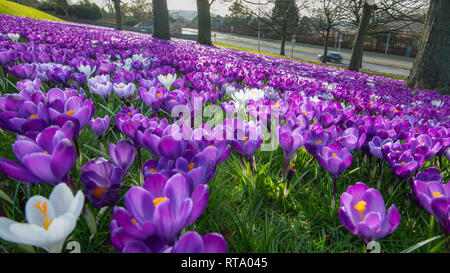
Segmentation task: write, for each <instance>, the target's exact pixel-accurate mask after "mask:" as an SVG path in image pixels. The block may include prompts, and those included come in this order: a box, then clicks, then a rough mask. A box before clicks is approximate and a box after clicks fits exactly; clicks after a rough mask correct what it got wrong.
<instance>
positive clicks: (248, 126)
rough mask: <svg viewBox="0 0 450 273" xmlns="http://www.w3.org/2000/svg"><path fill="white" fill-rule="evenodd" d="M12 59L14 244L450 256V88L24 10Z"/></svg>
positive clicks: (3, 220)
mask: <svg viewBox="0 0 450 273" xmlns="http://www.w3.org/2000/svg"><path fill="white" fill-rule="evenodd" d="M0 66H1V70H0V91H1V98H0V127H1V135H0V138H1V146H0V157H1V158H0V171H1V172H0V173H1V174H0V178H1V180H0V216H1V217H0V252H43V251H47V252H71V251H81V252H140V253H142V252H170V253H180V252H183V253H185V252H189V253H192V252H200V253H203V252H351V253H357V252H367V251H368V250H367V244H369V245H371V246H372V245H376V244H377V245H378V246H379V249H380V250H381V252H401V251H404V250H406V251H418V252H446V251H448V248H449V244H450V243H449V242H448V240H447V239H448V234H449V233H450V183H446V182H447V181H448V180H449V179H450V178H449V177H450V174H449V168H448V166H449V164H448V163H449V161H448V160H449V159H450V97H449V96H442V95H439V94H437V93H436V92H434V91H421V90H411V89H407V88H405V87H403V85H404V82H402V81H399V80H393V79H389V78H384V77H380V76H374V75H368V74H364V73H355V72H350V71H346V70H341V69H337V68H331V67H326V66H316V65H312V64H305V63H301V62H295V61H290V60H285V59H278V58H273V57H267V56H262V55H255V54H251V53H244V52H240V51H235V50H230V49H224V48H217V47H205V46H201V45H198V44H196V43H194V42H191V41H183V40H173V41H171V42H167V41H161V40H157V39H153V38H151V36H149V35H145V34H138V33H132V32H123V31H122V32H119V31H115V30H111V29H107V28H99V27H90V26H86V25H77V24H64V23H57V22H49V21H38V20H33V19H29V18H19V17H13V16H7V15H0ZM374 241H375V242H374ZM411 247H412V248H411ZM408 248H409V249H408Z"/></svg>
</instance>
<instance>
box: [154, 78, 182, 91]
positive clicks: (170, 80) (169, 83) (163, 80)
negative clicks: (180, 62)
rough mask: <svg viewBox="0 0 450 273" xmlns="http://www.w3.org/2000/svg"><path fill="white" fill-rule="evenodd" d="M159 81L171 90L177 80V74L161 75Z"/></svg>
mask: <svg viewBox="0 0 450 273" xmlns="http://www.w3.org/2000/svg"><path fill="white" fill-rule="evenodd" d="M158 80H159V82H160V83H161V84H162V85H164V87H165V88H166V89H167V90H169V91H170V87H171V86H172V84H173V83H174V82H175V81H176V80H177V75H176V74H167V75H159V76H158Z"/></svg>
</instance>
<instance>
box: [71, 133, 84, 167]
mask: <svg viewBox="0 0 450 273" xmlns="http://www.w3.org/2000/svg"><path fill="white" fill-rule="evenodd" d="M73 143H74V146H75V151H76V155H77V164H78V165H79V166H78V167H81V163H82V158H81V153H80V146H79V145H78V136H76V137H74V138H73Z"/></svg>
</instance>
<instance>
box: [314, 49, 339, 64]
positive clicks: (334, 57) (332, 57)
mask: <svg viewBox="0 0 450 273" xmlns="http://www.w3.org/2000/svg"><path fill="white" fill-rule="evenodd" d="M318 57H319V60H320V61H323V55H318ZM327 62H332V63H341V62H342V55H341V54H339V53H336V52H328V53H327Z"/></svg>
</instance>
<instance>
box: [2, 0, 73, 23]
mask: <svg viewBox="0 0 450 273" xmlns="http://www.w3.org/2000/svg"><path fill="white" fill-rule="evenodd" d="M0 14H9V15H15V16H21V17H29V18H34V19H39V20H50V21H59V22H65V21H64V20H61V19H59V18H57V17H55V16H52V15H50V14H48V13H45V12H43V11H40V10H37V9H34V8H31V7H27V6H24V5H20V4H17V3H14V2H10V1H5V0H0Z"/></svg>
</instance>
